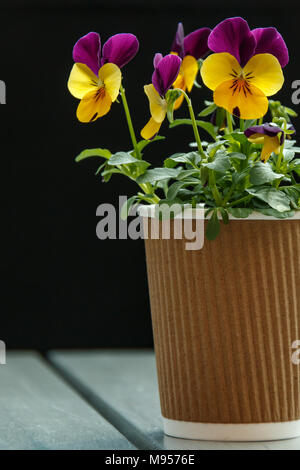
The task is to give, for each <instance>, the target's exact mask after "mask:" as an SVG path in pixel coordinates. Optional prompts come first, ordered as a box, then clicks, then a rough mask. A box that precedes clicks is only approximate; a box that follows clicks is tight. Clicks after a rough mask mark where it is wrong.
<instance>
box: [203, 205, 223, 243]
mask: <svg viewBox="0 0 300 470" xmlns="http://www.w3.org/2000/svg"><path fill="white" fill-rule="evenodd" d="M219 233H220V221H219V218H218V210H217V209H214V211H213V212H212V215H211V218H210V219H209V221H208V224H207V228H206V237H207V238H208V240H214V239H215V238H216V237H217V236H218V235H219Z"/></svg>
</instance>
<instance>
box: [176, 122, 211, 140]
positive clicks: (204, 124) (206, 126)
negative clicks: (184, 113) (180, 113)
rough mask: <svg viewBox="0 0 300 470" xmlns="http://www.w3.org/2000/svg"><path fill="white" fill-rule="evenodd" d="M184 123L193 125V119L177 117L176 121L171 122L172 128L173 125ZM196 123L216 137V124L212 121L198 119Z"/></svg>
mask: <svg viewBox="0 0 300 470" xmlns="http://www.w3.org/2000/svg"><path fill="white" fill-rule="evenodd" d="M183 124H187V125H189V126H191V125H192V121H191V119H175V121H173V122H172V123H170V128H171V129H172V128H173V127H176V126H181V125H183ZM196 124H197V126H198V127H201V128H202V129H204V130H205V131H206V132H208V133H209V135H210V136H211V137H212V138H213V139H216V133H215V128H214V126H213V125H212V124H211V123H210V122H206V121H199V120H197V121H196Z"/></svg>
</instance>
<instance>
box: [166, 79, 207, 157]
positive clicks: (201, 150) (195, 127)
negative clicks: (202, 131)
mask: <svg viewBox="0 0 300 470" xmlns="http://www.w3.org/2000/svg"><path fill="white" fill-rule="evenodd" d="M174 89H175V90H177V91H179V92H180V93H182V94H183V96H184V98H185V100H186V102H187V105H188V108H189V113H190V117H191V121H192V126H193V131H194V135H195V139H196V142H197V146H198V151H199V154H200V155H201V157H202V158H206V155H205V153H204V150H203V147H202V143H201V139H200V135H199V131H198V127H197V123H196V118H195V113H194V110H193V106H192V101H191V99H190V98H189V97H188V95H187V94H186V93H185V92H184V91H183V90H181V89H180V88H174Z"/></svg>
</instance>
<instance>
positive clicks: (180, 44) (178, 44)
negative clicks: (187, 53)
mask: <svg viewBox="0 0 300 470" xmlns="http://www.w3.org/2000/svg"><path fill="white" fill-rule="evenodd" d="M171 52H176V53H177V54H178V55H179V57H181V58H182V59H183V57H184V29H183V24H182V23H178V26H177V31H176V35H175V38H174V41H173V44H172V47H171Z"/></svg>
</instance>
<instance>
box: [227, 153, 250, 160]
mask: <svg viewBox="0 0 300 470" xmlns="http://www.w3.org/2000/svg"><path fill="white" fill-rule="evenodd" d="M229 158H233V159H236V160H246V158H247V157H246V155H245V154H244V153H240V152H231V153H230V154H229Z"/></svg>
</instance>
